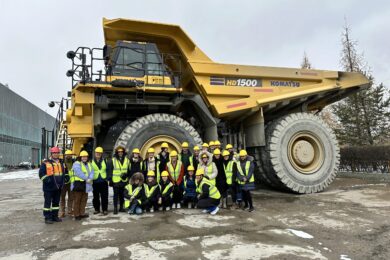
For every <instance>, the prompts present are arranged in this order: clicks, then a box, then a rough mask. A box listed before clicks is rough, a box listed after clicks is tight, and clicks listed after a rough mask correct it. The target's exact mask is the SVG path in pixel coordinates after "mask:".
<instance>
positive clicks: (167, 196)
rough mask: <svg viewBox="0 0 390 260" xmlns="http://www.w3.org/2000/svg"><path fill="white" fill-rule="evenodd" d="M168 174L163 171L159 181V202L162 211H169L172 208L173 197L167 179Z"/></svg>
mask: <svg viewBox="0 0 390 260" xmlns="http://www.w3.org/2000/svg"><path fill="white" fill-rule="evenodd" d="M168 176H169V173H168V172H167V171H163V172H162V173H161V180H160V191H161V202H162V210H167V211H168V210H170V209H171V206H172V196H173V193H172V191H173V183H172V182H171V180H170V179H169V177H168Z"/></svg>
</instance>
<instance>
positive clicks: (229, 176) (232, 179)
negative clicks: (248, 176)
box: [222, 150, 237, 205]
mask: <svg viewBox="0 0 390 260" xmlns="http://www.w3.org/2000/svg"><path fill="white" fill-rule="evenodd" d="M222 156H223V167H224V170H225V176H226V184H227V187H228V194H230V196H231V200H232V204H233V205H237V204H236V203H237V195H236V194H237V192H236V189H237V182H236V176H235V175H234V174H233V173H234V172H237V165H236V162H235V161H234V160H232V159H231V158H230V153H229V151H227V150H224V151H223V152H222ZM226 205H228V197H226Z"/></svg>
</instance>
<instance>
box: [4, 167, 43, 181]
mask: <svg viewBox="0 0 390 260" xmlns="http://www.w3.org/2000/svg"><path fill="white" fill-rule="evenodd" d="M17 179H39V176H38V169H34V170H25V171H16V172H3V173H0V181H5V180H17Z"/></svg>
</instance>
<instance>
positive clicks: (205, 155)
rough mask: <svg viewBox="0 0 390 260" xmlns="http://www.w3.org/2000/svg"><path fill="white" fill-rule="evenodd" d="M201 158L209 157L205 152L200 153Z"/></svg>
mask: <svg viewBox="0 0 390 260" xmlns="http://www.w3.org/2000/svg"><path fill="white" fill-rule="evenodd" d="M201 158H209V156H208V155H207V154H206V153H202V156H201Z"/></svg>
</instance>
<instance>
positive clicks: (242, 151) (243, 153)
mask: <svg viewBox="0 0 390 260" xmlns="http://www.w3.org/2000/svg"><path fill="white" fill-rule="evenodd" d="M239 155H240V156H247V155H248V153H247V152H246V151H245V150H241V151H240V153H239Z"/></svg>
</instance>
